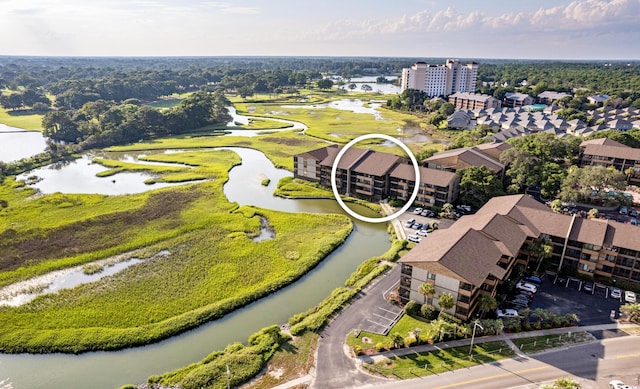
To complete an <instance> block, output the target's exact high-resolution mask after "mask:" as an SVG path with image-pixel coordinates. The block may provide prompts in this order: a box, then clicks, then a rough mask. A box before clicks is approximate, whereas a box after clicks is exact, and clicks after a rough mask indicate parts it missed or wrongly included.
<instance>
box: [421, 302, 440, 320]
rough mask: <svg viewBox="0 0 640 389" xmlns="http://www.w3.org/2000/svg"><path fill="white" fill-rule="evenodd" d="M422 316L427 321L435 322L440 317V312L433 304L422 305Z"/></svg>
mask: <svg viewBox="0 0 640 389" xmlns="http://www.w3.org/2000/svg"><path fill="white" fill-rule="evenodd" d="M420 315H422V317H424V318H425V319H427V320H434V319H435V318H436V316H438V311H437V310H436V307H434V306H433V305H431V304H422V306H421V307H420Z"/></svg>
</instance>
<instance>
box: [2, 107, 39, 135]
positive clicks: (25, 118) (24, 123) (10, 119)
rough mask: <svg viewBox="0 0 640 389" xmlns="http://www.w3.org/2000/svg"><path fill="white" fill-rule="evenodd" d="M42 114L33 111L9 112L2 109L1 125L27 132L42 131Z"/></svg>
mask: <svg viewBox="0 0 640 389" xmlns="http://www.w3.org/2000/svg"><path fill="white" fill-rule="evenodd" d="M42 116H43V115H42V114H39V113H34V112H33V111H31V110H26V111H25V110H17V111H7V110H6V109H4V108H1V107H0V123H2V124H6V125H7V126H11V127H16V128H22V129H25V130H36V131H41V130H42Z"/></svg>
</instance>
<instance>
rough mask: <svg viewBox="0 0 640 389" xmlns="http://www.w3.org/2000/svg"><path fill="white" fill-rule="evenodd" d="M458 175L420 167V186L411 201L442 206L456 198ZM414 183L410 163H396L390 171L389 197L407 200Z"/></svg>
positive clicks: (422, 204) (418, 203) (430, 205)
mask: <svg viewBox="0 0 640 389" xmlns="http://www.w3.org/2000/svg"><path fill="white" fill-rule="evenodd" d="M459 184H460V176H458V175H457V174H455V173H451V172H447V171H442V170H437V169H429V168H426V167H422V166H421V167H420V188H419V189H418V195H417V196H416V199H415V201H414V202H413V203H414V205H415V206H416V207H433V206H434V205H435V206H437V207H442V206H443V205H445V204H446V203H451V202H453V201H454V200H455V199H457V198H458V193H459V191H458V186H459ZM415 185H416V177H415V172H414V169H413V166H412V165H409V164H398V165H396V167H395V168H393V170H392V171H391V172H390V189H389V197H391V198H396V199H399V200H402V201H407V200H409V198H410V197H411V194H412V193H413V190H414V188H415Z"/></svg>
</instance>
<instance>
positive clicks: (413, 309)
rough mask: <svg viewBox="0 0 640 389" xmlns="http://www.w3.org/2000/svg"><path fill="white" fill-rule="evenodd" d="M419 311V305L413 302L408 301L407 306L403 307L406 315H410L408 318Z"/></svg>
mask: <svg viewBox="0 0 640 389" xmlns="http://www.w3.org/2000/svg"><path fill="white" fill-rule="evenodd" d="M419 310H420V305H419V304H418V303H416V302H415V301H414V300H410V301H409V302H408V303H407V305H405V306H404V311H405V312H406V313H407V315H410V316H415V315H417V314H418V311H419Z"/></svg>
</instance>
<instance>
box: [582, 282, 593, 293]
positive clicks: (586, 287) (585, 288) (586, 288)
mask: <svg viewBox="0 0 640 389" xmlns="http://www.w3.org/2000/svg"><path fill="white" fill-rule="evenodd" d="M582 290H583V291H585V292H589V293H592V292H593V282H591V281H586V282H585V283H584V285H582Z"/></svg>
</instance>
